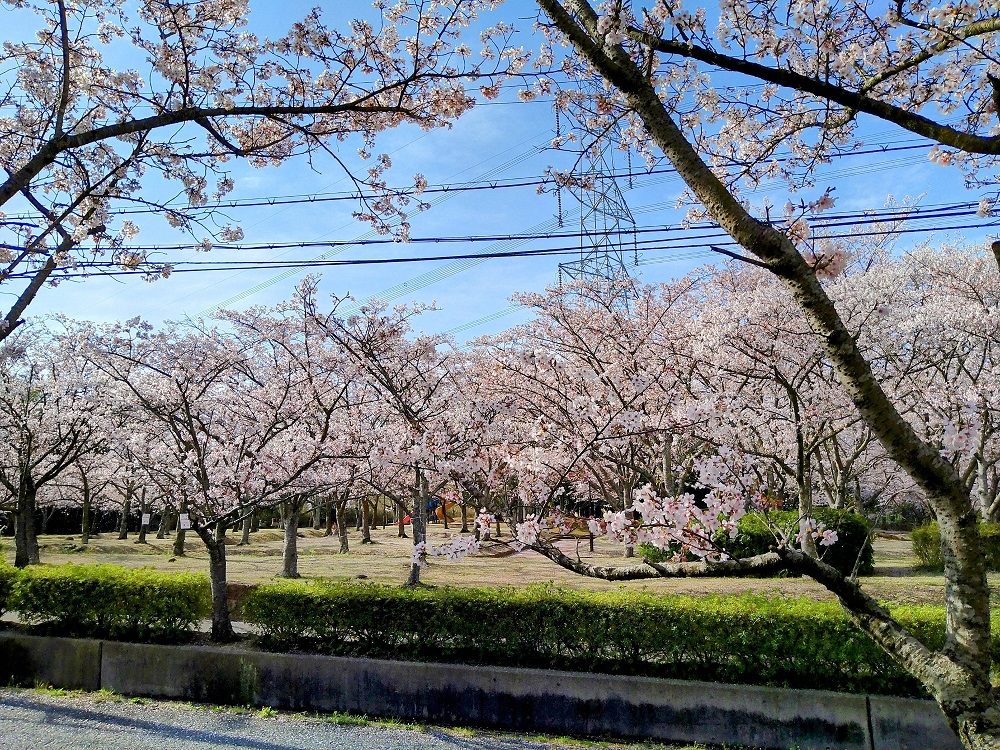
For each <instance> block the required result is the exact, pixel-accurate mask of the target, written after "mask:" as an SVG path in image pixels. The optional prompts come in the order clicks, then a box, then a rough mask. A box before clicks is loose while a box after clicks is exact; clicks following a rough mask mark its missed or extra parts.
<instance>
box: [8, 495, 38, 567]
mask: <svg viewBox="0 0 1000 750" xmlns="http://www.w3.org/2000/svg"><path fill="white" fill-rule="evenodd" d="M18 493H19V497H18V499H17V512H16V514H15V519H14V565H15V566H16V567H18V568H24V567H27V566H28V565H38V563H39V562H40V559H39V556H38V535H37V534H36V533H35V505H36V504H37V503H36V490H35V487H34V486H33V485H31V484H30V482H28V483H26V482H22V483H21V486H20V487H19V488H18Z"/></svg>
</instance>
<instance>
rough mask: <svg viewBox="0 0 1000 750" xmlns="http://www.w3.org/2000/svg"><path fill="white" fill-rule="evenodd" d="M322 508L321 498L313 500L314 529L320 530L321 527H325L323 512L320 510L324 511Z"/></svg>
mask: <svg viewBox="0 0 1000 750" xmlns="http://www.w3.org/2000/svg"><path fill="white" fill-rule="evenodd" d="M322 509H323V506H322V504H321V503H320V501H319V500H313V503H312V522H313V530H314V531H319V530H320V529H321V528H323V514H322V513H321V512H320V511H322Z"/></svg>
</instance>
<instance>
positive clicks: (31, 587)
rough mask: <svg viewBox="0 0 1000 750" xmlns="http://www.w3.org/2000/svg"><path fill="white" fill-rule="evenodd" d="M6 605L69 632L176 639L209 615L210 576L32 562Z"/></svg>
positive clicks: (31, 619)
mask: <svg viewBox="0 0 1000 750" xmlns="http://www.w3.org/2000/svg"><path fill="white" fill-rule="evenodd" d="M7 604H8V607H9V608H10V609H11V610H14V611H15V612H17V613H18V614H19V615H20V616H21V618H23V619H24V620H25V621H27V622H29V623H32V624H42V623H44V625H45V627H46V629H47V630H49V631H51V632H55V633H59V634H65V635H70V636H87V637H100V638H117V639H135V640H146V641H177V640H182V639H184V638H186V637H188V636H190V634H191V631H192V630H193V628H194V626H195V625H196V624H197V622H198V621H199V620H201V619H202V618H204V617H207V616H208V615H209V614H210V613H211V594H210V587H209V583H208V578H207V577H205V576H203V575H198V574H194V573H157V572H155V571H153V570H132V569H128V568H120V567H116V566H112V565H61V566H58V567H42V566H31V567H29V568H24V569H22V570H20V571H19V572H18V573H17V575H16V577H15V578H14V581H13V587H12V590H11V593H10V596H9V598H8V602H7Z"/></svg>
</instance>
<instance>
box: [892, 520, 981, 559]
mask: <svg viewBox="0 0 1000 750" xmlns="http://www.w3.org/2000/svg"><path fill="white" fill-rule="evenodd" d="M979 537H980V539H982V542H983V556H984V557H985V559H986V569H987V570H992V571H1000V524H996V523H986V522H980V524H979ZM910 541H911V543H912V544H913V554H915V555H916V556H917V560H919V561H920V567H921V568H928V569H930V570H944V557H943V555H942V554H941V529H940V528H939V527H938V523H937V521H931V522H930V523H928V524H925V525H923V526H918V527H917V528H915V529H914V530H913V531H912V532H911V533H910Z"/></svg>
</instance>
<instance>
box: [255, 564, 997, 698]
mask: <svg viewBox="0 0 1000 750" xmlns="http://www.w3.org/2000/svg"><path fill="white" fill-rule="evenodd" d="M893 612H894V614H895V616H896V617H898V618H899V619H900V620H901V621H902V622H903V623H904V624H905V626H906V627H907V628H909V629H910V630H911V632H913V633H914V634H915V635H916V636H917V637H918V638H920V639H921V640H922V641H923V642H924V643H926V644H927V645H928V646H931V647H933V648H939V647H940V646H941V645H942V643H943V640H944V611H943V609H942V608H939V607H926V606H924V607H916V606H909V607H897V608H895V609H894V610H893ZM243 613H244V617H245V618H246V620H247V621H248V622H250V623H252V624H253V625H255V626H256V627H257V628H258V630H259V633H260V640H261V643H262V645H264V646H265V647H268V648H274V649H289V648H297V649H303V650H310V651H316V652H320V653H328V654H337V655H347V656H367V657H375V658H386V659H403V660H415V661H439V662H441V661H443V662H459V663H466V664H489V665H499V666H524V667H542V668H550V669H565V670H577V671H595V672H604V673H611V674H630V675H646V676H651V677H670V678H677V679H690V680H709V681H718V682H735V683H747V684H760V685H772V686H782V687H791V688H817V689H823V690H840V691H849V692H867V693H879V694H889V695H902V696H923V695H924V694H923V691H922V689H921V687H920V685H919V684H918V683H917V681H916V680H914V679H913V678H912V677H910V676H909V675H907V674H906V673H905V672H903V671H902V670H901V669H899V668H898V667H897V666H896V665H895V664H894V663H893V662H892V661H891V660H890V659H889V657H888V656H886V654H885V653H884V652H883V651H882V650H881V649H879V648H878V647H877V646H876V645H875V643H874V642H873V641H871V640H870V639H869V638H868V637H867V636H865V635H864V634H862V633H861V632H860V631H859V630H858V629H857V628H855V627H854V626H853V625H852V624H851V623H850V621H849V620H848V619H847V617H846V616H845V615H844V614H843V612H842V611H841V609H840V607H839V606H838V605H836V604H834V603H832V602H815V601H810V600H805V599H795V600H792V599H773V600H772V599H766V598H762V597H755V596H738V597H722V596H712V597H691V596H661V595H655V594H648V593H624V592H615V593H583V592H577V591H567V590H561V589H555V588H552V587H548V586H531V587H528V588H526V589H524V588H517V589H515V588H507V589H464V588H463V589H453V588H441V589H433V590H415V591H414V590H406V589H400V588H390V587H386V586H377V585H357V584H332V583H309V584H304V583H301V582H300V583H295V582H288V583H278V584H273V585H265V586H260V587H258V588H257V589H255V590H254V591H253V592H251V593H250V594H249V595H248V598H247V599H246V600H245V601H244V603H243ZM997 624H998V625H1000V618H998V623H997ZM994 632H996V630H994Z"/></svg>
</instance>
